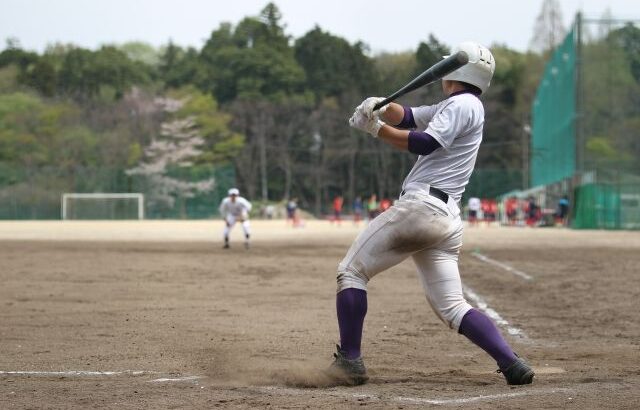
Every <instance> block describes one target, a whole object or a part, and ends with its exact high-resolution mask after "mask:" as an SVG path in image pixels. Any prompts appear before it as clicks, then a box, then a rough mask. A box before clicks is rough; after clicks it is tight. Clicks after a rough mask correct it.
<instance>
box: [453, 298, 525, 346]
mask: <svg viewBox="0 0 640 410" xmlns="http://www.w3.org/2000/svg"><path fill="white" fill-rule="evenodd" d="M462 290H463V292H464V294H465V295H466V296H467V299H469V300H470V301H471V302H473V303H474V304H475V305H476V306H477V307H478V309H480V310H481V311H483V312H484V313H485V314H486V315H487V316H489V317H490V318H491V319H493V321H494V322H496V324H497V325H498V326H500V327H502V328H504V329H505V330H506V331H507V333H508V334H509V335H511V336H515V337H516V338H518V339H519V340H520V341H522V342H524V343H533V341H532V340H531V339H529V337H528V336H527V335H526V334H525V333H524V332H523V331H522V329H520V328H517V327H515V326H511V325H510V324H509V322H508V321H506V320H505V319H504V318H503V317H502V316H500V314H499V313H498V312H496V311H495V310H494V309H492V308H490V307H489V305H488V304H487V302H486V301H485V300H484V299H483V298H482V297H480V295H478V294H477V293H476V292H474V291H473V289H471V288H469V287H468V286H463V288H462Z"/></svg>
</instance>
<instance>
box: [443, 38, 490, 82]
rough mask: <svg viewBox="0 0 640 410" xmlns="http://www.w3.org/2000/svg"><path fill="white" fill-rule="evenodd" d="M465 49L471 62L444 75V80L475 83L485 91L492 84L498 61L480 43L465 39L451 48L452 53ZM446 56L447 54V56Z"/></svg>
mask: <svg viewBox="0 0 640 410" xmlns="http://www.w3.org/2000/svg"><path fill="white" fill-rule="evenodd" d="M458 51H464V52H466V53H467V55H468V56H469V63H468V64H466V65H464V66H462V67H460V68H458V69H457V70H456V71H454V72H452V73H451V74H448V75H446V76H444V77H442V79H443V80H452V81H462V82H464V83H468V84H471V85H475V86H476V87H478V88H479V89H480V91H482V92H483V93H484V92H485V91H487V88H489V84H491V77H493V73H494V72H495V70H496V61H495V60H494V59H493V55H492V54H491V51H489V49H488V48H486V47H483V46H481V45H480V44H478V43H474V42H471V41H465V42H464V43H460V44H458V45H457V46H456V47H454V48H453V50H451V54H455V53H457V52H458ZM445 57H446V56H445Z"/></svg>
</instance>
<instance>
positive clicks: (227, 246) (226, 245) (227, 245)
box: [222, 243, 230, 249]
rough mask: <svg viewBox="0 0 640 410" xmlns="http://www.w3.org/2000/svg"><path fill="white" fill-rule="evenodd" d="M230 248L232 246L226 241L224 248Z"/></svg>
mask: <svg viewBox="0 0 640 410" xmlns="http://www.w3.org/2000/svg"><path fill="white" fill-rule="evenodd" d="M229 248H230V246H229V244H228V243H225V244H224V246H223V247H222V249H229Z"/></svg>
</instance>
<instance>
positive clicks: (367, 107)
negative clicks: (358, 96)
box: [360, 97, 389, 118]
mask: <svg viewBox="0 0 640 410" xmlns="http://www.w3.org/2000/svg"><path fill="white" fill-rule="evenodd" d="M382 100H384V98H382V97H369V98H367V99H366V100H364V101H363V102H362V104H360V106H361V107H362V111H363V112H364V114H365V115H366V116H367V117H369V118H373V115H374V112H373V107H375V105H376V104H377V103H379V102H380V101H382ZM388 106H389V104H387V105H385V106H383V107H381V108H380V109H379V110H377V111H376V112H375V113H376V114H378V116H380V115H382V114H384V112H385V111H386V110H387V107H388Z"/></svg>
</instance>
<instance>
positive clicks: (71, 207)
mask: <svg viewBox="0 0 640 410" xmlns="http://www.w3.org/2000/svg"><path fill="white" fill-rule="evenodd" d="M61 216H62V219H63V220H67V219H94V220H95V219H144V195H143V194H139V193H92V194H75V193H66V194H62V212H61Z"/></svg>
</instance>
